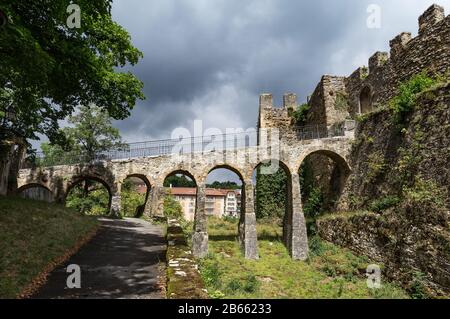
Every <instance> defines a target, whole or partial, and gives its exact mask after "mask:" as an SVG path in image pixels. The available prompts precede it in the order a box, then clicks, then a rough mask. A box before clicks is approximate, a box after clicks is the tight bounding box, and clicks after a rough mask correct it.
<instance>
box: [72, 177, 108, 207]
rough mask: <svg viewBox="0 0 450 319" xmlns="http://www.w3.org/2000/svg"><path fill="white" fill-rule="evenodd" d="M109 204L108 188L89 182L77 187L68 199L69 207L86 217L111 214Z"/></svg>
mask: <svg viewBox="0 0 450 319" xmlns="http://www.w3.org/2000/svg"><path fill="white" fill-rule="evenodd" d="M86 190H88V191H87V192H86ZM108 204H109V193H108V191H107V190H106V188H105V187H104V186H103V185H102V184H100V183H98V182H93V181H87V180H86V181H84V182H82V183H80V184H78V185H76V186H75V187H74V188H73V189H72V190H71V191H70V192H69V194H68V195H67V198H66V206H67V207H71V208H74V209H76V210H77V211H79V212H81V213H83V214H86V215H106V214H108V213H109V212H108Z"/></svg>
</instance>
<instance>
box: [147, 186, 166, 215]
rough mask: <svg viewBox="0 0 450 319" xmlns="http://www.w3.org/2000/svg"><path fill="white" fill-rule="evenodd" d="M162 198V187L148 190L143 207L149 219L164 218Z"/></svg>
mask: <svg viewBox="0 0 450 319" xmlns="http://www.w3.org/2000/svg"><path fill="white" fill-rule="evenodd" d="M164 197H165V188H164V187H163V186H154V187H152V188H151V189H150V192H149V194H148V199H147V203H146V205H145V213H144V214H146V215H148V216H151V217H161V218H163V217H164Z"/></svg>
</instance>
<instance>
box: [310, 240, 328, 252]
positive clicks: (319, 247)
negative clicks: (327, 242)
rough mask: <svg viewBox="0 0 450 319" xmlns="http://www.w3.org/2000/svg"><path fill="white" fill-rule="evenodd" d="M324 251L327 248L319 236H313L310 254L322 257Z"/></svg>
mask: <svg viewBox="0 0 450 319" xmlns="http://www.w3.org/2000/svg"><path fill="white" fill-rule="evenodd" d="M324 251H325V246H324V245H323V242H322V239H320V237H319V236H313V237H311V238H310V239H309V252H310V254H311V255H312V256H320V255H322V254H323V252H324Z"/></svg>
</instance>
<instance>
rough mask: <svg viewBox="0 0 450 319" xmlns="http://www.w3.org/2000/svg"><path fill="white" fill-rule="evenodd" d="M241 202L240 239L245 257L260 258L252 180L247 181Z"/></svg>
mask: <svg viewBox="0 0 450 319" xmlns="http://www.w3.org/2000/svg"><path fill="white" fill-rule="evenodd" d="M244 187H245V188H244V192H243V196H242V199H243V200H244V202H243V203H241V207H242V208H241V210H242V211H241V218H240V221H239V241H240V243H241V245H242V248H243V250H244V255H245V258H247V259H258V258H259V255H258V238H257V233H256V214H255V208H254V207H255V201H254V187H253V183H252V181H251V180H248V181H245V186H244Z"/></svg>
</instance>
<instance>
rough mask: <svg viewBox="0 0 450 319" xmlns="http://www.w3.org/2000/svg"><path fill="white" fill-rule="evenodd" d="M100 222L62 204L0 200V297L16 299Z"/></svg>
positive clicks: (1, 198) (17, 199) (10, 199)
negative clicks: (48, 266) (46, 267)
mask: <svg viewBox="0 0 450 319" xmlns="http://www.w3.org/2000/svg"><path fill="white" fill-rule="evenodd" d="M97 224H98V222H97V220H96V219H95V218H93V217H87V216H82V215H80V214H78V213H76V212H75V211H73V210H71V209H68V208H65V207H63V206H61V205H56V204H48V203H44V202H38V201H31V200H25V199H20V198H4V197H0V298H14V297H16V296H17V294H19V293H20V292H21V291H22V289H24V288H25V287H26V286H27V285H28V284H30V282H31V281H32V280H33V279H34V278H35V277H36V276H37V275H38V274H39V273H40V272H41V271H42V270H43V269H44V268H45V266H47V265H48V264H49V263H50V262H51V261H52V260H54V259H55V258H57V257H59V256H61V255H64V254H65V252H66V251H67V250H69V249H71V248H72V247H74V246H75V244H76V243H77V241H78V240H80V239H81V238H83V237H84V236H86V235H87V234H88V233H89V232H91V231H92V230H93V229H94V228H95V227H96V225H97Z"/></svg>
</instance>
